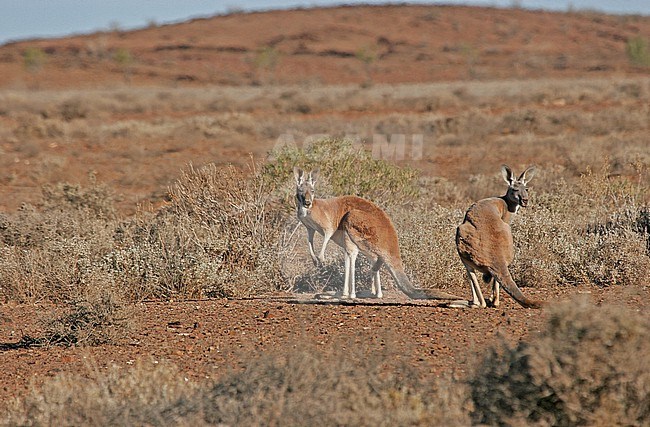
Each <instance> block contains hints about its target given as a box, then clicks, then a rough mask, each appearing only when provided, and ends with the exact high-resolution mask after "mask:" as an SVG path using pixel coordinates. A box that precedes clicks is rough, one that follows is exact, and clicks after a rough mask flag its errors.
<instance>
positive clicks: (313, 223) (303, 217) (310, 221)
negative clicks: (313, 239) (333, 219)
mask: <svg viewBox="0 0 650 427" xmlns="http://www.w3.org/2000/svg"><path fill="white" fill-rule="evenodd" d="M298 219H299V220H300V222H302V223H303V224H304V225H305V227H307V228H311V229H312V230H316V232H318V234H324V233H323V226H322V225H321V224H319V222H318V221H317V220H315V219H314V217H313V216H312V214H311V212H310V211H308V210H307V209H302V208H301V209H299V210H298Z"/></svg>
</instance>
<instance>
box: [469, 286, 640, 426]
mask: <svg viewBox="0 0 650 427" xmlns="http://www.w3.org/2000/svg"><path fill="white" fill-rule="evenodd" d="M649 364H650V324H649V323H648V319H647V318H645V317H644V316H641V315H639V314H637V313H634V312H631V311H629V310H626V309H623V308H618V307H596V306H594V305H592V304H590V303H588V302H587V301H586V299H584V298H583V299H574V300H572V301H568V302H564V303H561V304H559V305H558V306H557V307H555V308H553V309H552V310H551V312H550V315H549V319H548V321H547V325H546V328H545V329H544V330H543V331H542V332H541V333H540V334H539V335H538V336H537V337H534V338H532V339H530V340H529V341H527V342H522V343H520V344H518V345H517V346H516V347H514V348H511V347H509V346H508V345H506V344H502V345H500V346H495V347H494V348H492V349H491V350H489V352H488V354H487V355H486V356H485V358H484V359H483V361H482V363H481V364H480V365H479V366H478V368H477V372H476V374H475V375H474V376H473V377H472V378H470V380H469V384H470V388H471V394H472V399H473V401H474V411H473V412H472V419H473V422H475V423H479V424H488V425H513V426H519V425H521V426H524V425H531V424H535V425H647V424H648V423H649V422H650V397H649V396H650V395H649V394H648V390H650V373H649V372H648V369H647V366H648V365H649Z"/></svg>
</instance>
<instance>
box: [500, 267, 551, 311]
mask: <svg viewBox="0 0 650 427" xmlns="http://www.w3.org/2000/svg"><path fill="white" fill-rule="evenodd" d="M501 270H503V271H504V273H503V274H500V273H499V272H497V271H493V270H490V273H491V274H492V276H494V278H495V279H496V280H497V281H498V282H499V283H501V287H502V288H503V290H504V291H506V292H507V293H508V295H510V296H511V297H512V298H513V299H514V300H515V301H517V302H518V303H519V304H520V305H521V306H522V307H526V308H542V306H543V305H544V303H543V301H538V300H534V299H530V298H526V297H525V296H524V294H523V293H522V292H521V289H519V287H518V286H517V284H516V283H515V281H514V280H513V279H512V276H511V275H510V271H508V268H507V267H506V268H505V269H501Z"/></svg>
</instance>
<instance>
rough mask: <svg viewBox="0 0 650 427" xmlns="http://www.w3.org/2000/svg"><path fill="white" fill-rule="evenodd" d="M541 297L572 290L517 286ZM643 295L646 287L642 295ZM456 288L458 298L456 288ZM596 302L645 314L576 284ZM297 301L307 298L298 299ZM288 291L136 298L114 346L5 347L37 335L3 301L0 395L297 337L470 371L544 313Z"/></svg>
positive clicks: (622, 296)
mask: <svg viewBox="0 0 650 427" xmlns="http://www.w3.org/2000/svg"><path fill="white" fill-rule="evenodd" d="M524 291H525V292H526V293H527V294H528V295H530V296H531V297H534V298H540V299H545V300H547V301H549V302H550V303H553V302H557V301H560V300H564V299H568V298H571V297H572V296H575V295H576V294H577V293H578V291H577V290H576V289H559V290H555V291H554V292H553V293H554V294H553V295H549V294H548V291H544V292H542V291H536V290H531V289H525V290H524ZM643 292H645V294H646V296H647V290H645V291H643ZM458 293H461V294H462V295H464V294H465V293H464V292H463V290H458ZM580 293H582V294H585V293H587V296H588V297H589V298H590V299H591V300H592V301H593V302H594V303H596V304H599V305H600V304H619V305H624V306H627V307H628V308H631V309H633V310H639V311H641V312H647V309H648V301H647V298H644V297H643V293H642V292H641V291H638V292H636V291H631V290H625V289H624V288H620V287H613V288H608V289H598V288H594V289H592V290H590V291H585V290H584V289H583V290H581V292H580ZM301 298H302V299H303V300H304V298H306V296H302V297H301ZM297 301H299V300H297V299H296V296H295V295H293V296H292V295H282V296H275V297H267V298H256V299H249V300H230V299H219V300H203V301H175V302H145V303H141V304H139V305H138V307H137V317H138V319H139V320H138V322H137V326H136V328H135V330H134V331H133V332H132V333H131V334H129V336H126V337H124V339H123V340H121V341H120V342H118V343H117V344H116V345H106V346H99V347H69V348H68V347H58V346H55V347H32V348H17V349H10V348H7V347H10V345H11V344H12V343H15V342H17V341H18V340H19V338H20V337H21V336H22V335H30V336H32V337H38V336H39V333H40V331H39V330H38V326H37V323H36V322H35V320H36V319H38V317H39V306H38V305H4V306H3V311H2V316H3V317H2V321H1V322H0V340H1V341H2V343H1V345H2V347H3V350H2V351H0V366H2V367H3V369H2V370H1V371H0V384H2V388H1V389H0V400H4V399H7V398H9V397H11V396H16V395H22V394H23V393H25V392H26V391H27V388H28V387H29V386H31V385H33V384H40V383H41V382H42V381H43V380H45V379H46V378H48V377H51V376H53V375H56V374H58V373H61V372H75V373H82V374H83V373H84V372H86V373H90V372H91V371H93V370H100V371H101V370H103V369H106V368H108V367H111V366H118V367H123V368H124V369H127V368H128V367H129V366H130V365H132V364H133V363H134V362H135V361H137V360H141V359H145V360H147V359H151V360H152V361H161V360H166V361H171V362H173V363H174V364H176V365H177V366H178V367H179V368H180V369H181V372H183V374H184V375H186V376H187V377H188V378H192V379H195V380H197V381H203V380H207V379H216V378H218V377H219V376H220V375H222V374H224V373H226V372H228V371H229V370H232V369H241V368H244V367H245V366H244V365H243V363H244V362H243V361H244V360H250V357H251V356H254V355H261V354H263V353H264V352H268V351H272V350H279V349H282V351H291V350H292V349H295V348H296V346H297V345H302V344H304V343H305V342H308V343H311V344H314V345H316V347H317V348H318V349H319V351H322V352H323V353H325V354H327V353H328V352H333V350H334V348H335V347H334V346H335V345H344V346H350V347H355V346H359V345H360V344H361V343H364V344H365V345H368V347H369V348H370V349H373V348H374V349H377V351H380V350H381V349H383V348H386V349H388V350H390V352H391V353H392V354H395V355H397V357H399V358H402V359H403V360H404V361H405V362H406V363H409V364H411V365H412V366H414V367H416V369H417V371H418V372H419V373H420V375H422V376H432V375H433V376H439V375H443V374H457V375H458V376H459V377H464V376H465V374H467V373H469V372H472V370H473V367H474V364H475V363H477V361H478V360H480V356H481V354H482V352H483V351H484V350H485V349H486V348H487V347H489V346H490V345H492V344H494V343H495V342H496V341H497V340H500V339H505V340H506V341H507V342H509V343H511V344H514V343H517V342H518V341H519V340H522V339H526V338H527V337H529V336H531V335H532V334H535V333H536V331H538V330H539V328H540V327H541V326H542V325H543V323H544V319H545V317H546V316H545V311H543V310H529V309H522V308H521V307H519V306H518V305H517V304H516V303H515V302H514V301H513V300H512V299H511V298H509V297H504V299H503V303H502V307H500V308H498V309H484V310H481V309H450V308H445V307H443V306H441V304H438V303H437V302H433V301H432V302H414V301H408V300H406V299H405V298H404V297H403V296H401V295H396V294H395V293H394V291H389V292H387V296H386V298H385V300H384V301H383V303H382V302H375V301H372V300H357V302H356V303H349V304H345V305H334V304H306V303H298V302H297Z"/></svg>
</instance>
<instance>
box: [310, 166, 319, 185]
mask: <svg viewBox="0 0 650 427" xmlns="http://www.w3.org/2000/svg"><path fill="white" fill-rule="evenodd" d="M319 174H320V168H316V169H314V170H313V171H311V172H309V181H310V182H311V183H312V184H316V181H318V175H319Z"/></svg>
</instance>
